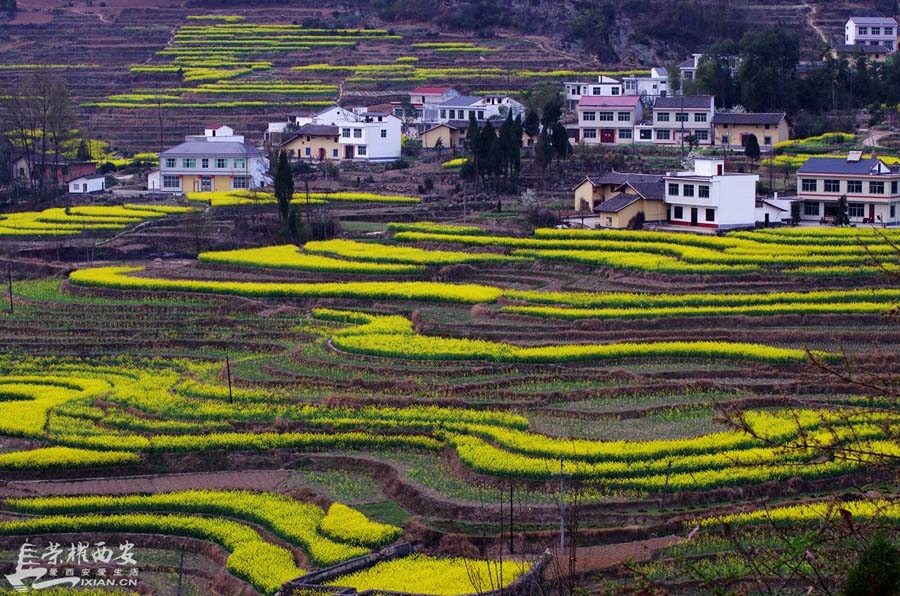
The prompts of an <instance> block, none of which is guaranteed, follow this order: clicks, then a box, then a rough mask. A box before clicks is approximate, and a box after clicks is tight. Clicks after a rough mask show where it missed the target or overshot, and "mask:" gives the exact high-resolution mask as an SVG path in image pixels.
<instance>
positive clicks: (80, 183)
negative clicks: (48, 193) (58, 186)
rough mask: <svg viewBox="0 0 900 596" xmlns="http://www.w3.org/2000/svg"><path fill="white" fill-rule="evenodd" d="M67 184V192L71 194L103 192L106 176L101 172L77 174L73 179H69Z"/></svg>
mask: <svg viewBox="0 0 900 596" xmlns="http://www.w3.org/2000/svg"><path fill="white" fill-rule="evenodd" d="M68 185H69V192H70V193H71V194H73V195H75V194H77V195H83V194H90V193H94V192H103V191H104V190H106V176H104V175H103V174H92V175H90V176H79V177H78V178H75V179H74V180H69V182H68Z"/></svg>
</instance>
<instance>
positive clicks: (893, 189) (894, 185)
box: [891, 180, 897, 195]
mask: <svg viewBox="0 0 900 596" xmlns="http://www.w3.org/2000/svg"><path fill="white" fill-rule="evenodd" d="M891 194H892V195H895V194H897V181H896V180H894V181H892V182H891Z"/></svg>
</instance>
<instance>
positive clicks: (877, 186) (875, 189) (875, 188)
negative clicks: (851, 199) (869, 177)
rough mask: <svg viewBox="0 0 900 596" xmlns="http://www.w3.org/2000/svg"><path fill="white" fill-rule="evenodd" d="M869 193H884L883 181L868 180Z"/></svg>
mask: <svg viewBox="0 0 900 596" xmlns="http://www.w3.org/2000/svg"><path fill="white" fill-rule="evenodd" d="M869 194H870V195H883V194H884V182H881V181H878V182H869Z"/></svg>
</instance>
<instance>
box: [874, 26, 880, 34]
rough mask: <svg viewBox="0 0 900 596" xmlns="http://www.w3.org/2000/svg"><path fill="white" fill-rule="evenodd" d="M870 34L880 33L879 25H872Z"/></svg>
mask: <svg viewBox="0 0 900 596" xmlns="http://www.w3.org/2000/svg"><path fill="white" fill-rule="evenodd" d="M872 35H881V27H872Z"/></svg>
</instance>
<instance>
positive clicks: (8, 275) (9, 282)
mask: <svg viewBox="0 0 900 596" xmlns="http://www.w3.org/2000/svg"><path fill="white" fill-rule="evenodd" d="M6 286H7V288H8V291H9V314H13V295H12V268H10V267H7V269H6Z"/></svg>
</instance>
